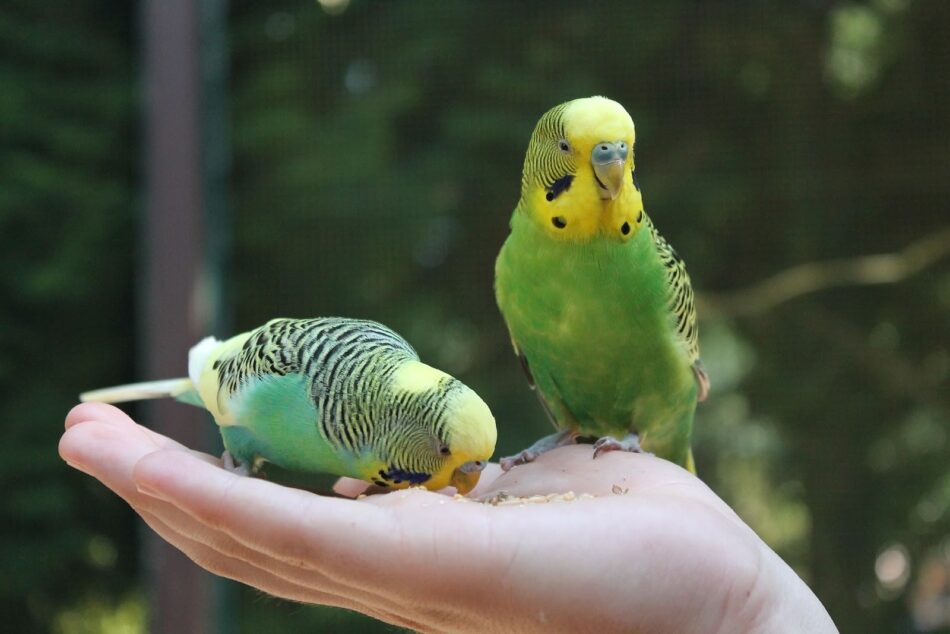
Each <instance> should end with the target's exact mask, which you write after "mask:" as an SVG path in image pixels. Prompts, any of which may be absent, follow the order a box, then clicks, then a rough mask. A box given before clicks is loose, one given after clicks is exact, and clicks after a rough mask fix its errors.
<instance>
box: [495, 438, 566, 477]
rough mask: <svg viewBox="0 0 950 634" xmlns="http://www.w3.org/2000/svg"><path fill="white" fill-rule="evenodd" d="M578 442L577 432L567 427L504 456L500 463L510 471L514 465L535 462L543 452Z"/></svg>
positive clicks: (503, 468)
mask: <svg viewBox="0 0 950 634" xmlns="http://www.w3.org/2000/svg"><path fill="white" fill-rule="evenodd" d="M576 442H577V432H576V431H572V430H570V429H565V430H563V431H559V432H556V433H554V434H551V435H550V436H545V437H544V438H541V439H540V440H538V441H537V442H536V443H534V444H533V445H531V446H530V447H528V448H527V449H524V450H522V451H521V452H519V453H517V454H515V455H513V456H509V457H507V458H502V459H501V460H499V461H498V464H499V465H500V466H501V470H502V471H508V470H510V469H513V468H514V467H517V466H518V465H522V464H528V463H529V462H534V461H535V460H537V459H538V456H540V455H541V454H543V453H547V452H549V451H551V450H552V449H557V448H558V447H563V446H564V445H573V444H574V443H576Z"/></svg>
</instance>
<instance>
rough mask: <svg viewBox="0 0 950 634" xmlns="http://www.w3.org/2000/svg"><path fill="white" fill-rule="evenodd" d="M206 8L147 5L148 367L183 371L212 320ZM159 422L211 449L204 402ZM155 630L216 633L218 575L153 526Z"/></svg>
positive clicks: (159, 633)
mask: <svg viewBox="0 0 950 634" xmlns="http://www.w3.org/2000/svg"><path fill="white" fill-rule="evenodd" d="M198 17H199V16H198V8H197V6H196V3H195V2H193V1H192V0H146V2H145V3H144V15H143V28H144V40H145V49H144V77H145V90H146V99H145V104H144V105H145V137H144V142H145V195H146V218H145V223H144V231H145V235H144V238H145V240H144V244H145V253H144V256H145V263H146V266H145V279H144V287H145V297H144V302H143V310H142V315H141V327H142V332H143V333H144V342H145V367H144V374H145V376H148V377H174V376H181V375H182V374H183V372H184V371H185V369H186V367H187V365H186V363H187V362H186V359H187V353H188V349H189V347H190V346H191V345H193V344H194V342H196V341H197V340H198V339H199V338H200V337H201V336H203V335H204V334H206V333H207V332H208V330H209V327H210V326H211V323H210V321H211V314H212V312H213V310H214V309H213V307H212V306H211V305H209V303H208V298H209V297H211V296H212V295H211V294H209V293H207V292H206V285H207V283H208V279H207V276H205V275H204V274H203V272H204V270H205V269H204V238H205V222H204V202H205V201H204V196H203V192H202V187H203V170H202V154H201V125H200V122H201V117H200V112H201V110H200V108H201V100H200V86H201V83H200V64H199V59H200V57H199V55H200V47H199V41H200V39H199V21H198ZM147 420H148V421H149V422H150V425H151V427H152V428H154V429H156V430H157V431H159V432H160V433H162V434H165V435H168V436H171V437H172V438H175V439H176V440H178V441H180V442H182V443H184V444H185V445H188V446H190V447H194V448H200V449H205V450H207V449H208V448H209V442H208V438H209V427H208V425H209V421H208V420H207V416H206V415H205V414H204V413H203V412H201V411H200V410H198V409H190V408H187V407H184V406H182V405H180V404H178V403H174V402H162V401H158V402H155V403H154V404H152V405H151V406H150V407H149V409H148V413H147ZM147 535H148V536H147V538H146V546H145V552H146V556H147V562H148V572H147V574H148V583H147V589H148V597H149V603H150V623H149V626H150V627H149V631H150V632H152V633H153V634H181V633H183V632H188V633H189V634H205V633H209V634H210V632H211V631H212V630H211V628H212V618H211V613H212V602H211V597H212V576H211V575H210V574H208V573H206V572H204V571H203V570H201V569H200V568H199V567H198V566H196V565H195V564H193V563H192V562H191V561H190V560H189V559H188V558H187V557H185V556H184V555H183V554H181V553H180V552H179V551H177V550H175V549H174V548H172V547H171V546H169V545H168V544H166V543H165V542H164V541H162V540H161V539H160V538H159V537H158V536H157V535H155V534H154V533H152V532H151V531H149V532H148V533H147Z"/></svg>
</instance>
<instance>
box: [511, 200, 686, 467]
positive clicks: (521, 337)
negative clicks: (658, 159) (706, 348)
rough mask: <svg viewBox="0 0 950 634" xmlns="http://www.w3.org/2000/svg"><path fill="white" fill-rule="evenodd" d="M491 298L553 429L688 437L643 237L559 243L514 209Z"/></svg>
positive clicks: (679, 372)
mask: <svg viewBox="0 0 950 634" xmlns="http://www.w3.org/2000/svg"><path fill="white" fill-rule="evenodd" d="M496 295H497V299H498V304H499V307H500V308H501V311H502V313H503V314H504V317H505V320H506V321H507V323H508V327H509V329H510V331H511V335H512V339H513V340H514V341H515V342H516V344H517V345H518V347H519V348H520V350H521V352H522V354H523V355H524V356H525V357H526V359H527V361H528V363H529V365H530V369H531V371H532V374H533V375H534V378H535V381H536V383H537V386H538V389H539V390H540V391H541V393H542V395H543V397H544V398H545V399H546V400H547V401H548V402H549V403H550V404H551V406H552V407H551V409H552V410H554V412H555V415H556V416H557V417H558V418H559V421H558V422H559V424H561V425H562V426H567V427H576V428H579V429H580V430H581V431H582V432H583V433H588V434H593V435H604V434H611V435H615V436H622V435H623V434H626V433H627V432H629V431H631V430H636V431H639V432H640V433H641V434H643V433H644V432H647V435H651V434H652V436H653V438H654V442H655V443H659V444H660V445H666V444H668V442H667V440H668V441H669V442H670V443H672V442H674V440H673V436H675V437H676V440H675V443H676V444H677V445H679V444H680V443H681V437H682V436H684V434H685V436H686V438H687V440H688V434H689V428H690V426H691V423H692V412H693V408H694V407H695V400H696V386H695V382H694V379H693V376H692V370H691V369H690V365H689V361H688V358H687V355H686V352H685V350H684V347H683V345H682V343H681V342H679V341H678V340H677V338H676V336H675V332H674V328H673V322H672V320H671V317H670V311H669V307H668V297H669V294H668V289H667V285H666V275H665V269H664V267H663V264H662V262H661V261H660V259H659V257H658V256H657V252H656V248H655V246H654V244H653V241H652V239H651V237H650V235H649V231H646V230H641V231H639V232H638V233H637V235H635V236H634V237H633V238H632V239H631V240H630V241H628V242H626V243H623V242H620V241H618V240H614V239H609V238H596V239H594V240H592V241H590V242H587V243H570V242H557V241H554V240H553V239H551V238H550V237H549V236H547V235H545V234H543V233H542V232H540V231H538V230H537V229H536V228H535V227H534V225H533V224H532V223H531V222H530V221H529V220H528V219H527V218H526V217H525V214H522V213H518V212H516V213H515V217H514V218H513V219H512V232H511V235H510V236H509V238H508V240H507V241H506V242H505V245H504V247H503V248H502V251H501V254H500V255H499V257H498V262H497V264H496ZM559 402H560V403H561V404H563V407H564V408H565V409H566V410H567V412H568V415H563V414H561V413H559V411H558V403H559ZM572 419H573V420H572ZM683 427H685V429H682V428H683ZM656 448H657V447H656V445H655V448H654V449H651V450H655V449H656ZM677 451H678V450H677ZM658 453H669V452H664V451H663V448H660V451H659V452H658Z"/></svg>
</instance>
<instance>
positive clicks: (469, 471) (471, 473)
mask: <svg viewBox="0 0 950 634" xmlns="http://www.w3.org/2000/svg"><path fill="white" fill-rule="evenodd" d="M485 462H486V461H484V460H473V461H471V462H466V463H465V464H463V465H462V466H461V467H459V468H458V469H456V470H455V471H453V472H452V479H451V480H449V484H451V485H452V486H454V487H455V489H456V490H457V491H458V492H459V493H461V494H462V495H466V494H467V493H468V492H469V491H471V490H472V489H474V488H475V485H476V484H478V479H479V478H480V477H481V476H482V469H484V468H485Z"/></svg>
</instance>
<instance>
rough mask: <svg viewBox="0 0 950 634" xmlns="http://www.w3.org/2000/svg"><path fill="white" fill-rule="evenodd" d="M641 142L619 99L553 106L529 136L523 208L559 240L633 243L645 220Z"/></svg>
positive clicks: (570, 102)
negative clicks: (637, 156)
mask: <svg viewBox="0 0 950 634" xmlns="http://www.w3.org/2000/svg"><path fill="white" fill-rule="evenodd" d="M635 143H636V132H635V130H634V127H633V120H632V119H631V118H630V115H629V114H627V111H626V110H624V109H623V106H621V105H620V104H618V103H617V102H615V101H611V100H610V99H607V98H606V97H589V98H587V99H575V100H574V101H568V102H567V103H563V104H561V105H559V106H555V107H554V108H552V109H551V110H548V111H547V112H546V113H544V115H543V116H542V117H541V119H540V120H539V121H538V125H537V126H536V127H535V129H534V133H533V134H532V135H531V141H530V142H529V144H528V152H527V154H526V155H525V162H524V172H523V173H522V178H521V203H520V204H519V208H521V209H523V210H525V211H526V212H527V213H528V214H529V215H530V216H531V219H532V220H533V221H534V222H535V223H537V225H538V226H539V227H541V228H542V230H543V231H545V232H546V233H548V234H550V235H551V236H552V237H554V238H555V239H561V240H573V241H585V240H589V239H590V238H592V237H594V236H596V235H603V236H606V237H609V238H615V239H617V240H619V241H626V240H629V239H630V238H632V237H633V236H634V235H635V234H636V232H637V231H638V230H639V228H640V227H641V225H642V224H643V222H644V221H645V218H644V216H643V199H642V198H641V197H640V189H639V186H638V184H637V182H636V176H635V175H634V169H635V166H634V156H633V149H634V144H635Z"/></svg>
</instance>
